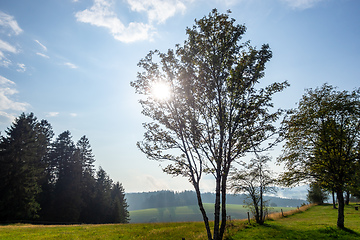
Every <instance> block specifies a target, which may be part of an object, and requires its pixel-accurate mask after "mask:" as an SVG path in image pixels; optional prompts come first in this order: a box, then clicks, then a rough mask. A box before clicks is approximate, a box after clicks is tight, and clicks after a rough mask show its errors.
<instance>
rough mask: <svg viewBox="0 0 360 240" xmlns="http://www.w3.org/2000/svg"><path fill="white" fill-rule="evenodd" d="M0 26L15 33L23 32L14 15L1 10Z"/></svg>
mask: <svg viewBox="0 0 360 240" xmlns="http://www.w3.org/2000/svg"><path fill="white" fill-rule="evenodd" d="M0 26H2V27H4V28H9V29H11V31H12V32H13V33H15V35H19V34H20V33H22V32H23V30H22V29H21V28H20V27H19V25H18V23H17V21H16V20H15V19H14V17H13V16H11V15H8V14H6V13H4V12H2V11H0Z"/></svg>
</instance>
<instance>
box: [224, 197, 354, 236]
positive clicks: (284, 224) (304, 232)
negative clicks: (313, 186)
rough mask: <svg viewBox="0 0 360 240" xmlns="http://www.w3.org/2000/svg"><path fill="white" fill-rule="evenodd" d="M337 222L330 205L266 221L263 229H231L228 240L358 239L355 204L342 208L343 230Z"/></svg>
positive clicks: (254, 227) (250, 226)
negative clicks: (343, 216) (343, 211)
mask: <svg viewBox="0 0 360 240" xmlns="http://www.w3.org/2000/svg"><path fill="white" fill-rule="evenodd" d="M336 221H337V209H333V208H332V205H322V206H314V207H311V208H310V209H308V210H306V211H305V212H300V213H296V214H294V215H291V216H287V217H284V218H280V219H277V220H269V221H266V223H265V224H264V225H263V226H259V225H256V224H252V225H247V226H245V227H243V228H235V227H234V228H233V229H232V230H231V235H232V236H231V238H229V239H242V238H244V239H360V213H359V211H356V210H355V208H354V204H351V205H349V206H346V207H345V227H346V229H345V230H341V229H338V228H337V227H336ZM235 225H236V224H235Z"/></svg>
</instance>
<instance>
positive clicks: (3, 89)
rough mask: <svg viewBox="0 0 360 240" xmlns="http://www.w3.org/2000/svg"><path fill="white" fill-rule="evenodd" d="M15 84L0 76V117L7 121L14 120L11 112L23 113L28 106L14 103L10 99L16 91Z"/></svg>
mask: <svg viewBox="0 0 360 240" xmlns="http://www.w3.org/2000/svg"><path fill="white" fill-rule="evenodd" d="M14 87H15V83H14V82H13V81H11V80H9V79H7V78H5V77H3V76H1V75H0V116H2V117H5V118H6V119H7V120H8V121H12V120H14V119H15V116H14V113H11V111H17V112H24V111H26V108H27V107H28V106H29V104H28V103H22V102H16V101H13V100H11V99H10V97H11V96H12V95H14V94H16V93H18V91H17V90H16V89H15V88H14Z"/></svg>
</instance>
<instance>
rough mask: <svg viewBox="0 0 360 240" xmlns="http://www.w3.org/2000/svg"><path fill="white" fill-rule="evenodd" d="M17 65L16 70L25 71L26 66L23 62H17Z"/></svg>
mask: <svg viewBox="0 0 360 240" xmlns="http://www.w3.org/2000/svg"><path fill="white" fill-rule="evenodd" d="M17 66H18V69H16V71H18V72H25V71H26V66H25V64H23V63H18V64H17Z"/></svg>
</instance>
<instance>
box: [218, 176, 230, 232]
mask: <svg viewBox="0 0 360 240" xmlns="http://www.w3.org/2000/svg"><path fill="white" fill-rule="evenodd" d="M227 175H228V171H227V173H224V175H223V178H222V182H221V226H220V233H219V239H223V236H224V232H225V228H226V182H227Z"/></svg>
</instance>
